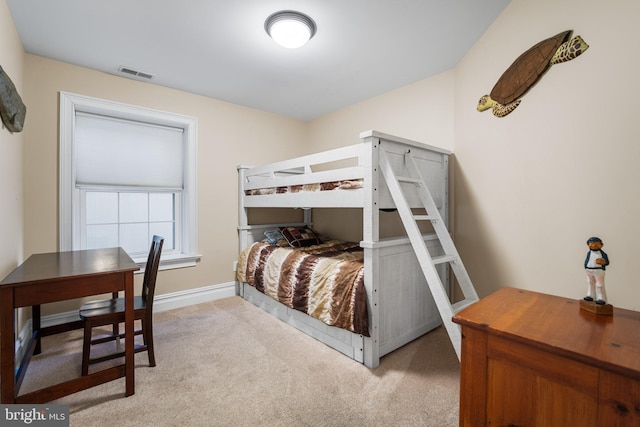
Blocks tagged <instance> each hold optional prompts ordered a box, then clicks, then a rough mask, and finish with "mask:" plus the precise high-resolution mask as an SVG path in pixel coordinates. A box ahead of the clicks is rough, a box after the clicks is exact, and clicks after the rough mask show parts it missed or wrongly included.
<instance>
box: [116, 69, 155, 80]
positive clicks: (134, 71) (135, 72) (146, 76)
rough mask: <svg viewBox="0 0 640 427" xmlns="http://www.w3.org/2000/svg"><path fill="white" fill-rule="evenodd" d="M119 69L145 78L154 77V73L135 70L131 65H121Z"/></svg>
mask: <svg viewBox="0 0 640 427" xmlns="http://www.w3.org/2000/svg"><path fill="white" fill-rule="evenodd" d="M118 71H120V72H121V73H124V74H129V75H130V76H135V77H142V78H143V79H151V78H153V74H151V73H145V72H143V71H138V70H134V69H133V68H129V67H120V68H118Z"/></svg>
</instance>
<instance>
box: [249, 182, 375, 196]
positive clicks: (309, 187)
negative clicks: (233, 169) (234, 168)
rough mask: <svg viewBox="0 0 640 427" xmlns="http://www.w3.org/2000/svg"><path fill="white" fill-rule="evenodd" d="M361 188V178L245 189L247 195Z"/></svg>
mask: <svg viewBox="0 0 640 427" xmlns="http://www.w3.org/2000/svg"><path fill="white" fill-rule="evenodd" d="M358 188H362V180H361V179H356V180H343V181H331V182H321V183H317V184H303V185H288V186H284V187H270V188H256V189H254V190H245V192H244V193H245V195H247V196H259V195H264V194H284V193H301V192H304V191H332V190H355V189H358Z"/></svg>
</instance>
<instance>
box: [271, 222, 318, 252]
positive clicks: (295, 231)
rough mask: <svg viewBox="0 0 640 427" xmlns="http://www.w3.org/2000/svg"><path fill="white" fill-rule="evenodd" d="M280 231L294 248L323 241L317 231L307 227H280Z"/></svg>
mask: <svg viewBox="0 0 640 427" xmlns="http://www.w3.org/2000/svg"><path fill="white" fill-rule="evenodd" d="M280 232H281V233H282V235H283V236H284V238H285V239H287V242H289V245H290V246H291V247H292V248H303V247H306V246H312V245H319V244H320V243H322V240H320V237H319V236H318V235H317V234H316V232H315V231H313V230H312V229H310V228H307V227H280Z"/></svg>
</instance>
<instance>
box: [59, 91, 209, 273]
mask: <svg viewBox="0 0 640 427" xmlns="http://www.w3.org/2000/svg"><path fill="white" fill-rule="evenodd" d="M76 112H87V113H93V114H101V115H105V116H111V117H117V118H121V119H125V120H135V121H142V122H147V123H154V124H159V125H164V126H172V127H178V128H182V129H183V130H184V138H185V142H186V144H185V152H184V154H185V156H184V165H183V166H184V177H183V189H182V195H181V198H182V205H181V207H180V208H179V209H180V212H178V214H179V218H180V223H176V227H180V235H181V243H182V246H181V248H177V251H176V252H175V253H167V254H164V253H163V255H162V259H161V261H160V268H161V269H167V268H182V267H189V266H194V265H195V264H196V262H197V261H198V260H199V259H200V255H199V254H198V218H197V210H198V209H197V118H195V117H191V116H186V115H181V114H176V113H169V112H164V111H158V110H153V109H149V108H144V107H138V106H134V105H129V104H123V103H119V102H114V101H108V100H103V99H98V98H93V97H89V96H84V95H78V94H73V93H68V92H60V170H59V183H60V199H59V201H60V213H59V218H60V219H59V227H60V233H59V247H60V250H61V251H71V250H74V249H79V247H78V246H76V245H78V244H79V243H78V242H79V241H80V239H79V238H78V233H81V231H80V226H81V218H80V215H81V213H80V211H79V209H80V197H81V195H80V192H81V190H80V188H77V186H76V180H75V165H74V157H73V156H74V137H73V136H74V126H75V116H76ZM177 244H178V242H176V245H177ZM134 261H135V262H136V263H138V264H139V265H140V266H141V267H144V264H145V263H146V255H145V256H144V259H142V258H140V257H136V258H134Z"/></svg>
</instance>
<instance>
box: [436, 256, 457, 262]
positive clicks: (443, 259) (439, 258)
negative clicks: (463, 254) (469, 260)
mask: <svg viewBox="0 0 640 427" xmlns="http://www.w3.org/2000/svg"><path fill="white" fill-rule="evenodd" d="M457 259H458V257H457V256H456V255H442V256H436V257H433V258H432V260H433V263H434V264H444V263H445V262H451V261H456V260H457Z"/></svg>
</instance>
